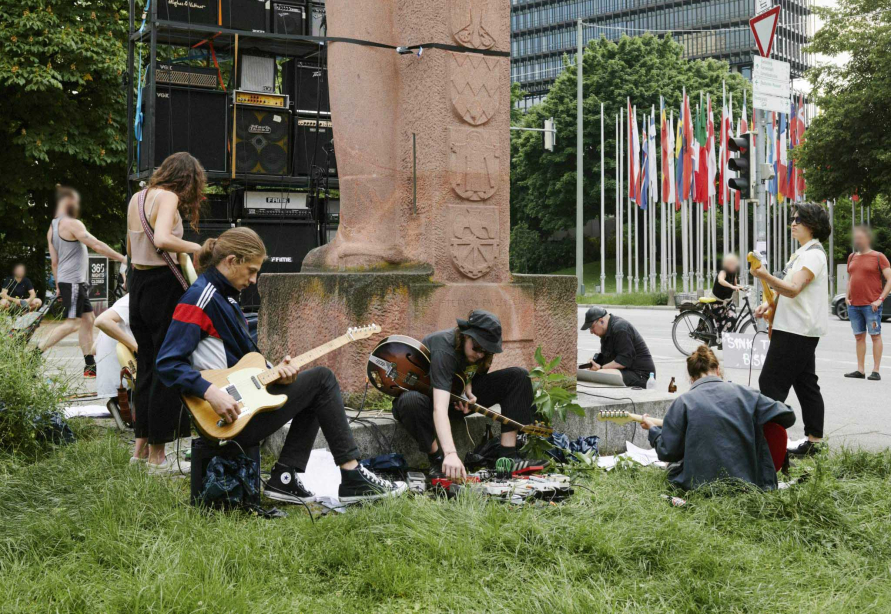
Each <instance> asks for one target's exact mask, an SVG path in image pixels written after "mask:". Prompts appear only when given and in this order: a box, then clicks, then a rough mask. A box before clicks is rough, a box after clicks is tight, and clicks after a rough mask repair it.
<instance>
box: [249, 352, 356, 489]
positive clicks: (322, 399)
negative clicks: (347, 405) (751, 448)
mask: <svg viewBox="0 0 891 614" xmlns="http://www.w3.org/2000/svg"><path fill="white" fill-rule="evenodd" d="M269 392H270V394H284V395H287V397H288V402H287V403H285V404H284V405H282V406H281V407H279V408H278V409H277V410H275V411H270V412H266V413H262V414H258V415H257V416H255V417H254V418H252V419H251V421H250V422H249V423H248V425H247V426H246V427H245V428H244V430H243V431H241V433H239V435H238V437H236V438H235V441H237V442H238V443H239V444H240V445H241V446H243V447H248V446H255V445H257V444H258V443H260V442H261V441H262V440H264V439H266V438H267V437H269V436H270V435H271V434H272V433H274V432H275V431H277V430H278V429H280V428H281V427H282V426H284V425H285V423H287V422H288V420H291V428H290V429H289V430H288V436H287V437H285V445H284V447H282V452H281V454H280V455H279V457H278V462H280V463H281V464H283V465H285V466H287V467H291V468H294V469H296V470H297V472H298V473H303V472H304V471H306V463H307V462H308V461H309V453H310V452H311V451H312V444H313V442H314V441H315V440H316V435H318V433H319V428H321V429H322V434H324V435H325V439H326V440H327V441H328V448H329V449H330V450H331V455H332V456H334V462H335V463H337V464H338V465H342V464H344V463H346V462H348V461H351V460H359V449H358V448H357V447H356V442H355V440H353V432H352V431H351V430H350V425H349V423H348V422H347V417H346V413H345V412H344V410H343V399H342V398H341V396H340V384H338V383H337V378H336V377H335V376H334V373H332V372H331V369H328V368H327V367H315V368H313V369H309V370H308V371H301V372H300V374H299V375H297V379H296V380H294V382H293V383H291V384H288V385H287V386H282V385H275V384H274V385H272V386H269Z"/></svg>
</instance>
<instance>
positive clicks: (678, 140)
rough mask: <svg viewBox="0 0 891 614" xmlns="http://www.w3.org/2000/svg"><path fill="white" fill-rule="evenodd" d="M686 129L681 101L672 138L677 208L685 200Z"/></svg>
mask: <svg viewBox="0 0 891 614" xmlns="http://www.w3.org/2000/svg"><path fill="white" fill-rule="evenodd" d="M685 134H686V129H685V128H684V104H683V102H682V103H681V112H680V115H678V126H677V132H676V133H675V139H674V150H675V151H674V166H675V171H674V181H675V193H676V196H677V201H675V205H676V206H677V208H678V209H680V206H681V203H682V202H684V200H686V198H685V197H684V176H685V175H686V169H685V168H684V167H685V164H684V162H685V159H686V157H687V150H686V147H685V146H684V143H685V141H686V137H685Z"/></svg>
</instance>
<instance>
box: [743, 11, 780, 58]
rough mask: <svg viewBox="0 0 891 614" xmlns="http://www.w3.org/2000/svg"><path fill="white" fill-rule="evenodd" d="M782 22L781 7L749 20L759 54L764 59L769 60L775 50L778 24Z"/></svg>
mask: <svg viewBox="0 0 891 614" xmlns="http://www.w3.org/2000/svg"><path fill="white" fill-rule="evenodd" d="M779 21H780V7H778V6H775V7H773V8H772V9H770V10H768V11H766V12H764V13H761V14H760V15H755V16H754V17H752V18H751V19H750V20H749V27H750V28H751V29H752V34H754V35H755V44H757V45H758V53H760V54H761V57H763V58H769V57H770V52H771V51H772V50H773V41H774V38H775V37H776V33H777V24H778V23H779Z"/></svg>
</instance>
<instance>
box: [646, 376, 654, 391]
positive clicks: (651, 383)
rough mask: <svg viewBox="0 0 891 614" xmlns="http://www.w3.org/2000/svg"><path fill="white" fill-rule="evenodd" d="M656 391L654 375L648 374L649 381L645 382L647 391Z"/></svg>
mask: <svg viewBox="0 0 891 614" xmlns="http://www.w3.org/2000/svg"><path fill="white" fill-rule="evenodd" d="M655 389H656V374H655V373H650V379H648V380H647V390H655Z"/></svg>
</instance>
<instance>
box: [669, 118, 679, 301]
mask: <svg viewBox="0 0 891 614" xmlns="http://www.w3.org/2000/svg"><path fill="white" fill-rule="evenodd" d="M668 131H669V133H670V134H671V135H672V136H671V137H669V142H670V143H671V144H672V145H673V147H671V148H670V151H669V152H668V155H669V156H671V157H672V158H674V149H675V146H676V144H675V142H674V135H675V132H674V109H672V110H671V114H670V119H669V121H668ZM668 168H669V170H671V171H673V172H672V173H671V175H672V176H671V177H669V178H668V180H669V181H671V182H672V183H674V184H675V190H674V192H675V193H674V202H670V203H668V208H669V211H670V212H671V254H670V255H671V260H670V263H671V266H670V271H671V287H672V289H673V290H674V291H675V293H677V291H678V223H677V218H678V212H677V203H678V194H677V183H676V182H675V176H676V175H677V171H676V170H675V168H674V165H673V164H671V163H670V162H669V166H668ZM669 193H670V188H669Z"/></svg>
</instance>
